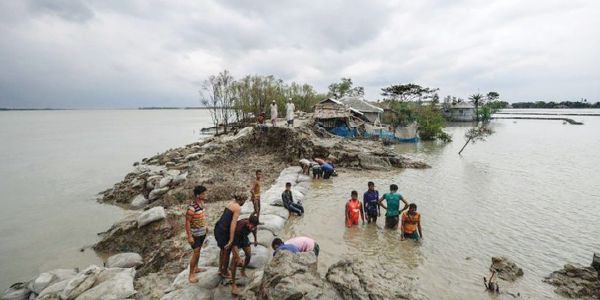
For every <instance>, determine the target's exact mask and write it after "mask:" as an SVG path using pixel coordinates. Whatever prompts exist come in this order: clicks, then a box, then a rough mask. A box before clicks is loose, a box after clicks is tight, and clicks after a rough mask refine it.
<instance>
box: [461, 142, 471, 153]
mask: <svg viewBox="0 0 600 300" xmlns="http://www.w3.org/2000/svg"><path fill="white" fill-rule="evenodd" d="M470 141H471V139H468V140H467V142H466V143H465V145H464V146H463V147H462V149H460V151H458V155H460V153H461V152H463V150H465V147H466V146H467V145H468V144H469V142H470Z"/></svg>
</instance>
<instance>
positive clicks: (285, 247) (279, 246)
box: [271, 238, 300, 257]
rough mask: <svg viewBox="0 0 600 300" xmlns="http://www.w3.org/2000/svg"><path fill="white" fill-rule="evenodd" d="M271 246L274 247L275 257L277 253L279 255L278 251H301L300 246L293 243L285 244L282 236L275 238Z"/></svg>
mask: <svg viewBox="0 0 600 300" xmlns="http://www.w3.org/2000/svg"><path fill="white" fill-rule="evenodd" d="M271 248H273V257H275V255H277V253H279V252H280V251H290V252H292V253H298V252H300V249H298V247H296V246H294V245H292V244H284V243H283V241H282V240H281V239H280V238H275V239H274V240H273V242H271Z"/></svg>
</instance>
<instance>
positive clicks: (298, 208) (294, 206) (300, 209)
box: [287, 203, 304, 216]
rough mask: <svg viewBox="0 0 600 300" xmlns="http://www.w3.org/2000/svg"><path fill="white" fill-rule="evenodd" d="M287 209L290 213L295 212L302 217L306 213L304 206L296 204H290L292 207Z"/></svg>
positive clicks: (289, 206)
mask: <svg viewBox="0 0 600 300" xmlns="http://www.w3.org/2000/svg"><path fill="white" fill-rule="evenodd" d="M287 209H288V210H289V211H290V212H293V213H295V214H297V215H299V216H301V215H302V214H303V213H304V207H302V205H300V204H296V203H290V205H288V207H287Z"/></svg>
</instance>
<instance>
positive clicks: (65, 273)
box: [46, 268, 79, 284]
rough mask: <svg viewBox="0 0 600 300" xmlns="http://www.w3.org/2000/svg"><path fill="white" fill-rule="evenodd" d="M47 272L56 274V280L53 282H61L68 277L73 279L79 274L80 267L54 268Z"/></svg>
mask: <svg viewBox="0 0 600 300" xmlns="http://www.w3.org/2000/svg"><path fill="white" fill-rule="evenodd" d="M46 273H50V274H52V275H54V276H56V280H55V281H54V282H52V284H54V283H56V282H59V281H63V280H66V279H71V278H73V277H75V276H77V274H79V269H77V268H75V269H54V270H51V271H48V272H46Z"/></svg>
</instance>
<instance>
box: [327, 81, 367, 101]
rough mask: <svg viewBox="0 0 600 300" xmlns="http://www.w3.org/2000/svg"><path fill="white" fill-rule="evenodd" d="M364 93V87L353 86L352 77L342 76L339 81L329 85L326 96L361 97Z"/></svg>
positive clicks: (336, 97)
mask: <svg viewBox="0 0 600 300" xmlns="http://www.w3.org/2000/svg"><path fill="white" fill-rule="evenodd" d="M364 95H365V88H364V87H362V86H357V87H353V83H352V78H342V82H340V83H332V84H330V85H329V92H328V93H327V96H328V97H332V98H335V99H340V98H343V97H346V96H348V97H362V96H364Z"/></svg>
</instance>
